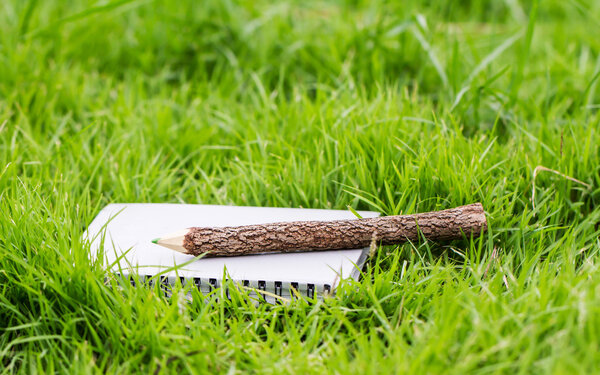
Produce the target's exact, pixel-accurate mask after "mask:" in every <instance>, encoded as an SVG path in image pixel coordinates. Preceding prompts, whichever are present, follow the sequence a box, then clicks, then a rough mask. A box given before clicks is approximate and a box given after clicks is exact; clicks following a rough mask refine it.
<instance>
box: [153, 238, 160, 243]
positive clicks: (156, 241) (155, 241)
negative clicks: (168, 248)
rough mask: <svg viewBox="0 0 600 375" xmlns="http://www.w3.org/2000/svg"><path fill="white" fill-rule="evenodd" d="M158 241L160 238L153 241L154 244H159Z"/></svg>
mask: <svg viewBox="0 0 600 375" xmlns="http://www.w3.org/2000/svg"><path fill="white" fill-rule="evenodd" d="M158 240H160V238H155V239H153V240H152V243H158Z"/></svg>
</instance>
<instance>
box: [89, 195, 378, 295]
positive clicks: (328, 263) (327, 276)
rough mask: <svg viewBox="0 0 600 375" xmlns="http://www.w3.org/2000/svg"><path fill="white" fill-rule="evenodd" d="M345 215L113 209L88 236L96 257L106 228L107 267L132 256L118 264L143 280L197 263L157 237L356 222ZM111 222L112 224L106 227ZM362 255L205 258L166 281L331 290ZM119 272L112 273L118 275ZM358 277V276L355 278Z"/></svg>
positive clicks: (189, 207) (184, 207)
mask: <svg viewBox="0 0 600 375" xmlns="http://www.w3.org/2000/svg"><path fill="white" fill-rule="evenodd" d="M359 213H360V215H361V216H362V217H376V216H379V214H378V213H377V212H369V211H360V212H359ZM355 218H356V217H355V216H354V215H353V214H352V213H351V212H350V211H345V210H320V209H298V208H271V207H239V206H213V205H193V204H162V203H160V204H156V203H151V204H140V203H135V204H110V205H108V206H106V207H105V208H104V209H103V210H102V211H101V212H100V213H99V214H98V216H97V217H96V218H95V219H94V221H93V222H92V223H91V224H90V226H89V228H88V232H87V236H88V238H89V239H91V240H92V239H93V241H92V245H91V251H92V257H94V258H95V257H96V255H97V250H98V248H99V246H100V235H99V234H101V233H103V232H102V228H103V226H104V225H106V237H105V242H104V251H105V257H106V259H105V261H106V263H105V264H111V263H113V262H115V259H117V258H118V257H119V256H120V255H121V254H122V252H124V251H126V250H128V249H131V250H129V251H128V252H127V254H126V255H125V257H124V259H122V260H121V261H120V262H119V264H120V266H121V268H122V269H123V270H127V269H128V268H130V266H129V265H131V266H133V267H137V273H139V274H140V275H155V274H156V273H158V272H161V271H163V270H165V269H166V268H169V267H172V266H174V265H182V264H184V263H186V262H189V261H190V260H192V259H193V258H194V257H193V256H190V255H186V254H181V253H178V252H176V251H173V250H170V249H167V248H164V247H162V246H159V245H156V244H153V243H152V242H151V241H152V239H154V238H156V237H160V236H161V235H165V234H168V233H172V232H175V231H178V230H181V229H184V228H187V227H191V226H214V227H219V226H237V225H249V224H260V223H272V222H281V221H299V220H338V219H355ZM107 222H108V224H106V223H107ZM362 252H363V249H355V250H338V251H316V252H305V253H287V254H261V255H250V256H241V257H222V258H206V259H199V260H196V261H193V262H192V263H190V264H187V265H185V266H184V267H182V268H178V269H177V271H170V272H168V273H166V275H167V276H173V277H174V276H180V277H185V278H193V277H201V278H207V279H208V278H215V279H219V280H221V279H222V278H223V270H224V268H226V270H227V274H228V275H229V277H230V278H232V279H233V280H265V281H267V282H269V283H272V282H274V281H283V282H298V283H313V284H330V285H333V284H334V282H335V281H336V280H339V279H340V278H342V279H343V278H347V277H350V276H351V275H352V274H353V271H356V264H357V263H358V262H359V258H360V256H361V253H362ZM118 270H119V267H118V266H117V265H115V266H114V267H113V269H112V271H113V272H117V271H118ZM354 274H356V272H354Z"/></svg>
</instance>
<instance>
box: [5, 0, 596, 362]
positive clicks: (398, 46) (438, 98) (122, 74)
mask: <svg viewBox="0 0 600 375" xmlns="http://www.w3.org/2000/svg"><path fill="white" fill-rule="evenodd" d="M599 19H600V7H599V6H598V4H597V3H596V2H593V1H587V0H576V1H571V2H563V1H554V0H552V1H543V2H541V1H540V2H536V1H533V2H519V1H515V0H505V1H503V2H502V1H496V2H482V3H480V2H459V1H450V2H446V1H429V2H428V3H427V4H421V3H420V2H408V3H405V4H402V5H393V4H385V3H380V2H366V1H365V2H362V1H355V2H343V1H336V2H312V1H311V2H308V3H307V2H295V1H284V2H280V3H277V4H271V3H270V2H266V1H262V0H259V1H253V2H243V1H224V2H210V3H209V2H204V3H200V4H197V3H196V2H192V1H183V2H177V3H168V2H164V1H158V0H156V1H150V0H149V1H115V0H113V1H104V2H93V1H61V2H59V1H36V0H29V1H12V0H9V1H4V2H2V3H1V4H0V332H1V333H2V334H1V335H0V363H1V365H0V368H1V370H0V372H1V373H13V372H24V373H33V372H44V373H45V372H48V373H50V372H59V373H66V372H70V373H71V372H77V373H79V372H81V373H104V372H109V373H124V372H142V373H196V372H197V373H202V372H225V373H230V374H234V373H245V372H250V371H257V372H263V373H322V372H329V373H347V372H348V373H389V372H395V373H449V374H452V373H456V374H462V373H478V374H487V373H511V374H512V373H557V374H560V373H591V372H595V371H597V368H598V367H599V366H600V359H599V358H600V357H598V355H597V353H598V350H599V349H600V259H599V254H598V250H599V248H600V246H599V245H600V244H599V240H598V234H599V232H598V222H599V220H600V209H599V208H598V207H597V204H596V203H598V201H599V200H600V190H599V188H598V187H599V186H600V173H599V172H600V167H599V165H600V153H599V152H598V147H597V145H598V143H599V142H600V134H599V131H598V129H599V127H598V125H599V122H600V121H599V119H600V114H599V112H598V109H600V89H599V88H598V77H599V75H600V40H599V39H598V38H597V37H595V36H594V35H597V32H596V31H597V30H598V27H599V26H600V23H599V21H598V20H599ZM538 166H543V167H545V168H550V169H553V170H556V171H557V172H559V173H561V174H563V175H566V176H570V177H572V178H575V179H577V180H580V181H582V182H584V183H586V184H588V185H589V186H590V187H587V186H585V185H581V184H579V183H577V182H574V181H572V180H569V179H566V178H563V177H562V176H561V175H559V174H555V173H546V172H544V171H543V170H542V171H540V170H541V169H538V171H540V172H539V173H537V174H536V176H535V185H534V183H533V182H534V181H533V174H534V170H535V169H536V167H538ZM533 187H534V188H535V197H534V199H535V204H533V203H534V202H532V201H531V197H532V188H533ZM475 201H481V202H482V203H483V205H484V207H485V209H486V211H487V212H488V217H489V223H490V230H489V232H488V233H487V234H486V235H485V236H484V237H482V238H480V239H476V240H470V241H459V242H456V243H452V244H433V243H426V242H422V243H415V244H408V245H404V246H400V247H386V248H382V249H380V251H379V252H378V254H377V256H376V257H375V258H374V259H371V260H370V261H369V263H368V264H367V266H366V267H365V269H364V274H363V276H362V278H361V279H360V281H359V282H347V283H345V284H343V285H342V286H341V288H340V290H339V291H338V294H337V296H336V297H334V298H330V299H326V300H325V301H321V302H316V303H309V302H308V301H298V302H295V303H292V304H290V305H279V306H266V305H260V306H254V305H253V304H251V303H248V301H247V300H246V299H245V298H244V296H243V294H236V293H234V295H233V298H232V300H231V301H221V302H217V300H216V298H213V299H211V302H209V303H204V302H203V299H202V298H201V297H200V296H199V295H198V294H197V293H195V292H194V293H195V294H194V297H195V298H194V300H193V301H192V302H191V303H185V302H183V296H184V294H185V293H186V292H188V290H182V289H176V290H175V291H174V297H173V298H171V299H165V298H164V297H162V295H161V293H158V292H157V291H156V290H151V289H145V288H134V287H128V286H126V287H124V288H123V289H121V290H119V289H118V288H116V287H114V286H115V285H114V284H113V287H111V285H105V284H104V277H105V276H106V274H105V272H104V271H103V268H102V266H101V264H97V263H94V262H90V260H89V259H88V257H87V254H88V252H87V251H88V249H87V247H86V244H85V243H83V242H82V241H81V235H82V233H83V231H84V229H85V228H86V226H87V224H88V223H89V222H90V221H91V220H92V219H93V217H94V216H95V214H96V213H98V211H99V210H100V209H101V208H102V207H103V206H104V205H105V204H107V203H111V202H186V203H206V204H236V205H258V206H281V207H312V208H337V209H345V208H347V207H348V206H350V207H351V208H353V209H369V210H377V211H380V212H382V213H384V214H388V215H389V214H398V213H414V212H421V211H428V210H434V209H443V208H450V207H453V206H458V205H461V204H467V203H471V202H475Z"/></svg>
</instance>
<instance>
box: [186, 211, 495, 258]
mask: <svg viewBox="0 0 600 375" xmlns="http://www.w3.org/2000/svg"><path fill="white" fill-rule="evenodd" d="M486 229H487V222H486V219H485V213H484V211H483V207H482V206H481V204H480V203H474V204H470V205H468V206H462V207H457V208H452V209H449V210H443V211H435V212H427V213H421V214H416V215H402V216H385V217H376V218H368V219H355V220H334V221H295V222H283V223H271V224H257V225H246V226H238V227H222V228H203V227H200V228H199V227H194V228H190V231H189V232H188V234H186V235H185V237H184V241H183V247H184V248H185V249H186V251H187V252H188V253H189V254H193V255H201V254H206V256H213V257H214V256H238V255H247V254H260V253H270V252H277V253H280V252H283V253H286V252H298V251H310V250H337V249H358V248H363V247H368V246H369V245H370V244H371V243H372V241H373V240H375V241H377V242H378V243H381V244H383V245H393V244H399V243H402V242H405V241H407V240H410V241H415V240H418V239H419V237H420V234H419V231H420V232H421V233H422V234H423V236H424V237H425V238H427V239H429V240H452V239H460V238H463V236H465V235H466V236H470V235H473V236H479V235H480V234H481V233H482V232H483V231H485V230H486Z"/></svg>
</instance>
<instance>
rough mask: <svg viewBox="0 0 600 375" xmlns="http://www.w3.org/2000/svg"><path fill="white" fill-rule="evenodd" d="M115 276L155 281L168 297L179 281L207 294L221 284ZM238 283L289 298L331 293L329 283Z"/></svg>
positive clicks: (265, 297)
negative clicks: (319, 286) (190, 283)
mask: <svg viewBox="0 0 600 375" xmlns="http://www.w3.org/2000/svg"><path fill="white" fill-rule="evenodd" d="M115 276H116V277H117V281H121V280H119V279H122V280H123V281H125V282H128V283H129V284H130V285H131V286H134V287H135V286H146V287H149V288H153V287H154V284H155V283H158V285H159V288H160V289H161V290H162V291H163V293H164V295H165V297H169V296H170V294H171V289H172V287H173V286H174V285H176V284H177V283H179V284H180V285H181V286H186V285H187V284H188V283H189V282H192V283H193V285H194V287H195V288H196V289H197V290H198V291H199V292H200V293H202V294H208V293H211V292H213V291H215V290H216V289H219V288H220V287H221V286H222V283H221V282H220V281H219V280H218V279H216V278H208V279H204V278H200V277H193V278H186V277H183V276H178V277H177V276H165V275H162V276H159V278H158V280H157V279H156V278H155V277H153V276H152V275H139V276H137V275H135V274H127V275H125V274H124V275H121V274H120V273H115ZM104 282H105V283H108V282H109V278H108V277H105V278H104ZM240 284H241V285H242V286H243V287H245V288H250V289H252V288H256V289H257V290H258V291H262V292H270V293H272V294H275V295H276V296H278V297H282V298H291V299H296V298H297V297H298V295H304V296H306V297H307V298H309V299H313V298H315V297H316V296H319V295H329V294H331V285H329V284H324V285H323V286H322V289H321V288H318V287H317V286H316V285H315V284H313V283H306V284H301V283H298V282H295V281H294V282H290V283H286V282H283V281H273V282H271V281H268V282H267V281H266V280H257V282H256V284H254V285H253V283H252V282H251V281H250V280H241V282H240ZM286 290H288V291H289V293H284V291H286ZM225 295H226V297H227V298H228V299H231V297H230V293H229V289H228V288H226V289H225ZM257 295H258V296H259V297H261V300H266V301H267V302H280V301H279V299H277V298H274V297H272V296H268V295H266V294H263V293H260V292H258V293H257Z"/></svg>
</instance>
